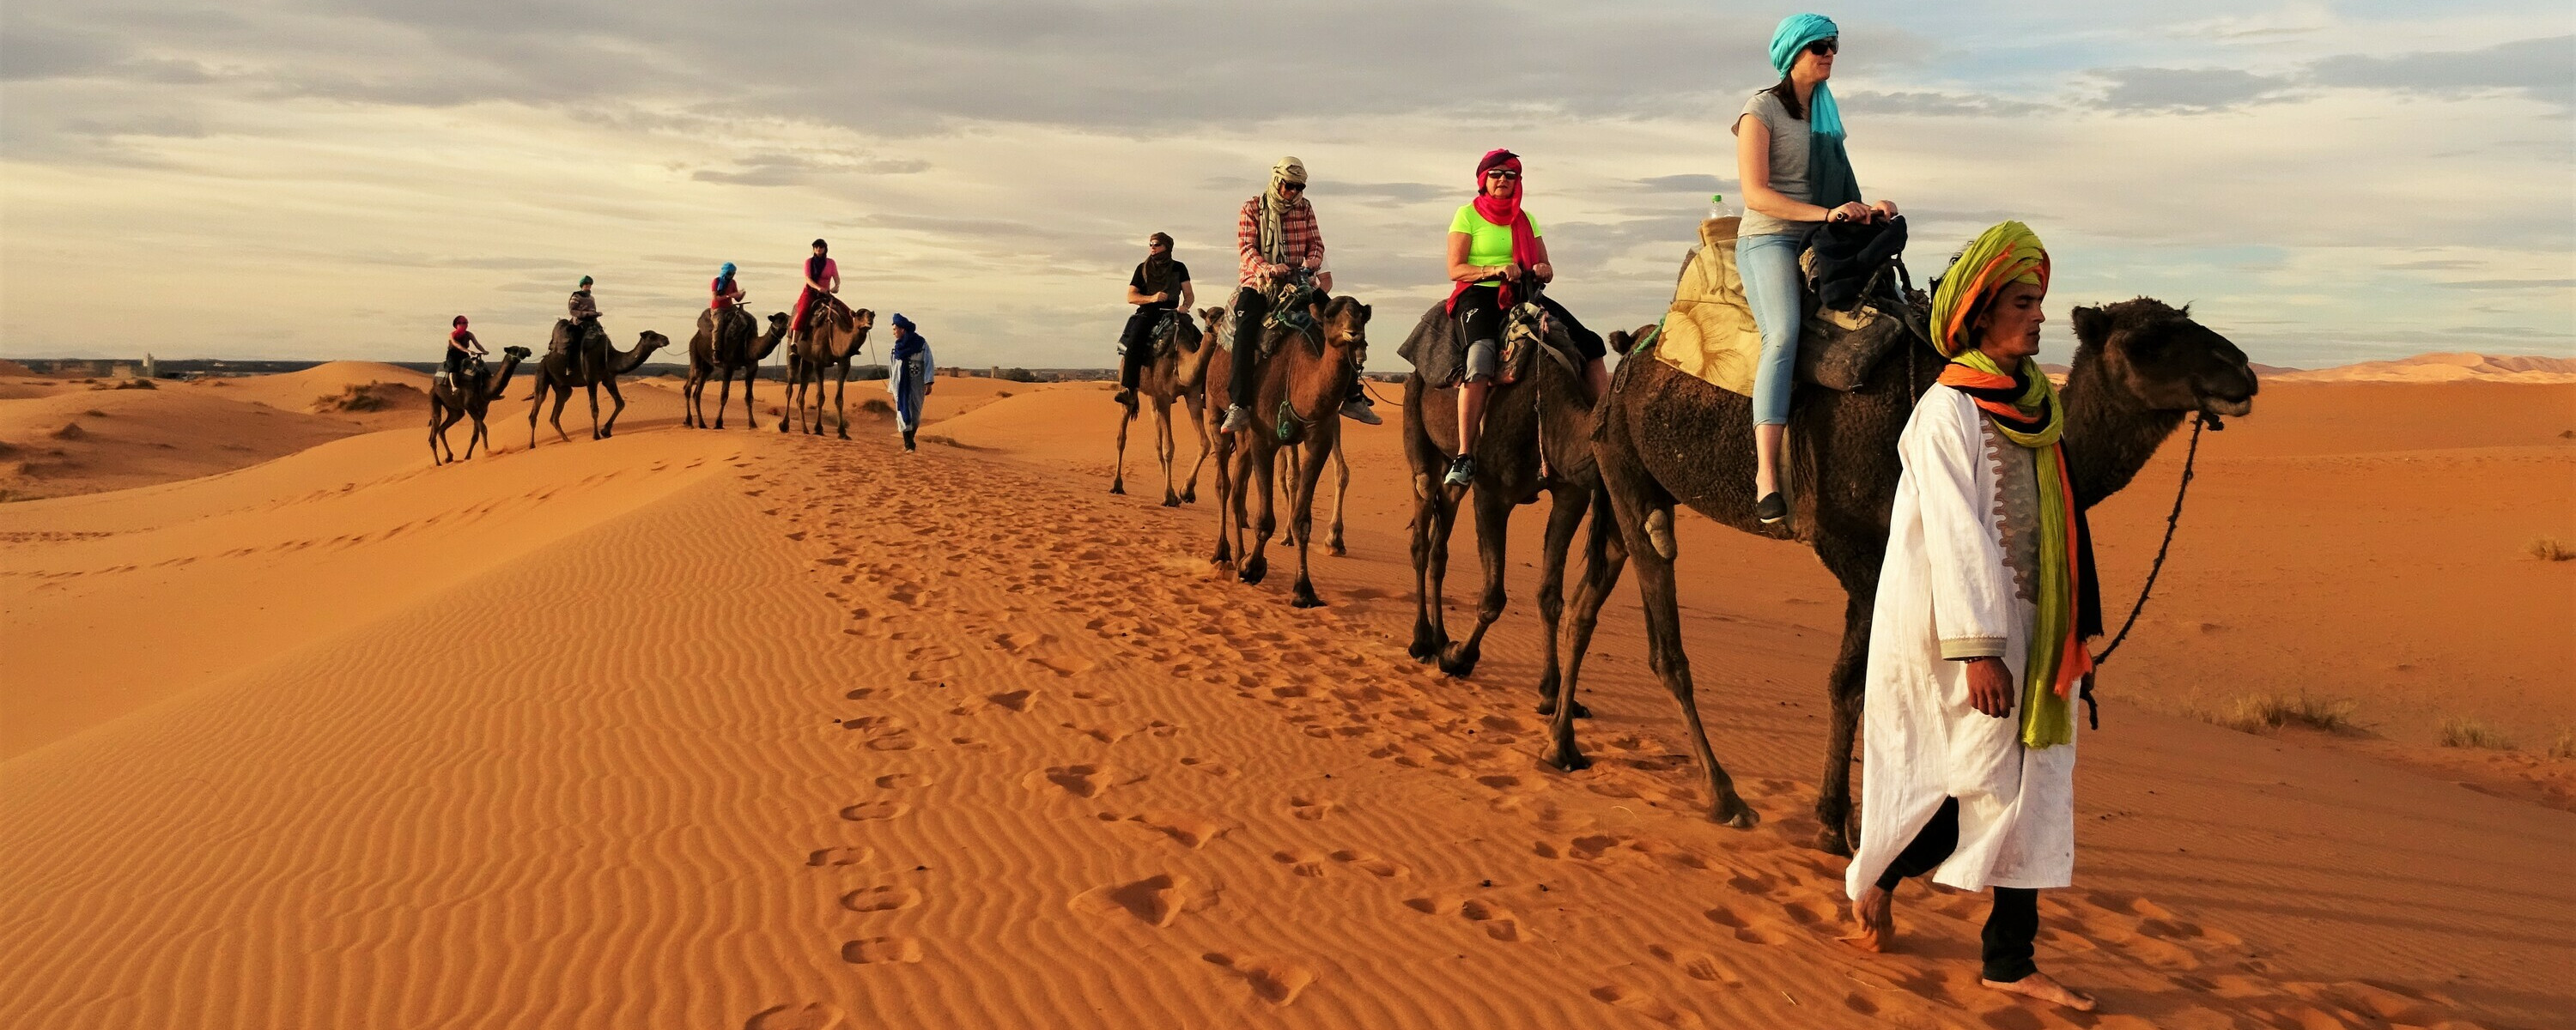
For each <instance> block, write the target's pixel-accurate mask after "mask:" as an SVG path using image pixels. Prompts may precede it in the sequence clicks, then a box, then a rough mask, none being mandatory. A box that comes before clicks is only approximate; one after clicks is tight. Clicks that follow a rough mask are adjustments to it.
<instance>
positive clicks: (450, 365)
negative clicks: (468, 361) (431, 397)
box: [447, 347, 465, 378]
mask: <svg viewBox="0 0 2576 1030" xmlns="http://www.w3.org/2000/svg"><path fill="white" fill-rule="evenodd" d="M464 369H465V352H464V351H461V350H457V349H456V348H454V347H449V348H447V374H448V376H449V377H450V378H454V377H455V375H456V373H458V372H461V371H464Z"/></svg>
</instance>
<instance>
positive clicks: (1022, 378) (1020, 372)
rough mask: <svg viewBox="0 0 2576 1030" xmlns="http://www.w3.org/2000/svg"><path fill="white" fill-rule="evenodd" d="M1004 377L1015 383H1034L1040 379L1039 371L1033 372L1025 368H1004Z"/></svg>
mask: <svg viewBox="0 0 2576 1030" xmlns="http://www.w3.org/2000/svg"><path fill="white" fill-rule="evenodd" d="M1002 378H1004V379H1008V380H1010V381H1012V382H1014V383H1034V382H1037V381H1038V376H1037V373H1035V372H1031V371H1029V370H1028V369H1025V368H1006V369H1003V370H1002Z"/></svg>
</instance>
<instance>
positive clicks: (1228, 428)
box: [1216, 404, 1252, 433]
mask: <svg viewBox="0 0 2576 1030" xmlns="http://www.w3.org/2000/svg"><path fill="white" fill-rule="evenodd" d="M1216 428H1217V431H1218V432H1220V433H1239V432H1242V431H1244V430H1246V429H1250V428H1252V413H1251V412H1249V411H1245V410H1243V405H1240V404H1228V405H1226V406H1225V422H1224V423H1223V424H1221V425H1219V426H1217V427H1216Z"/></svg>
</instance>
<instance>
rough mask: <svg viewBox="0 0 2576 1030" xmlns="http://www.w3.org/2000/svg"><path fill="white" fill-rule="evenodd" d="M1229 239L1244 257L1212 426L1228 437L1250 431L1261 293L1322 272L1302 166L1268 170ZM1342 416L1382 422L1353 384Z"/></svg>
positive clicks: (1292, 162) (1265, 314) (1264, 306)
mask: <svg viewBox="0 0 2576 1030" xmlns="http://www.w3.org/2000/svg"><path fill="white" fill-rule="evenodd" d="M1234 240H1235V246H1236V249H1238V250H1240V251H1242V253H1243V257H1242V260H1241V261H1240V262H1239V263H1238V265H1237V274H1236V279H1237V281H1238V282H1239V283H1240V284H1241V285H1240V288H1238V289H1236V290H1235V291H1234V314H1233V316H1232V317H1230V318H1229V319H1228V320H1227V322H1226V324H1227V325H1229V326H1233V327H1235V328H1234V338H1235V340H1236V342H1237V344H1238V345H1237V346H1236V347H1235V348H1234V364H1233V369H1234V375H1233V377H1232V378H1231V379H1230V380H1228V382H1227V384H1226V405H1225V422H1224V424H1223V425H1220V426H1218V427H1217V428H1218V430H1219V431H1221V432H1228V433H1231V432H1235V431H1237V430H1242V429H1248V428H1251V426H1252V412H1251V410H1250V409H1249V408H1248V407H1246V405H1247V404H1249V403H1250V402H1251V401H1252V393H1253V389H1254V387H1253V384H1254V383H1257V382H1260V378H1259V372H1260V369H1259V368H1258V367H1257V366H1258V365H1259V364H1260V353H1261V349H1260V345H1259V342H1258V341H1259V340H1260V338H1261V333H1262V327H1263V325H1264V324H1265V323H1266V322H1267V321H1268V319H1269V315H1270V303H1269V301H1268V300H1267V299H1266V298H1265V297H1264V296H1263V294H1264V293H1265V291H1267V290H1269V289H1270V288H1271V286H1272V285H1274V284H1276V283H1279V282H1282V281H1284V280H1286V279H1287V278H1288V276H1289V274H1290V273H1291V272H1293V271H1296V270H1301V269H1302V270H1304V271H1305V272H1307V273H1309V274H1313V273H1315V272H1318V271H1321V270H1322V269H1323V267H1324V235H1323V233H1322V232H1321V231H1319V230H1318V229H1316V227H1315V206H1314V205H1313V204H1310V203H1308V202H1307V200H1306V163H1305V162H1303V161H1299V160H1297V159H1296V158H1293V157H1283V158H1280V159H1279V163H1278V164H1275V165H1272V166H1270V188H1269V189H1265V190H1263V191H1261V195H1259V196H1256V197H1254V198H1252V199H1250V200H1247V201H1244V202H1243V210H1242V211H1241V212H1238V213H1237V215H1236V217H1235V221H1234ZM1342 417H1344V418H1348V419H1351V420H1353V421H1355V422H1359V423H1361V424H1363V425H1372V426H1374V425H1380V424H1383V423H1384V422H1385V421H1386V420H1384V419H1381V418H1379V417H1377V412H1375V411H1371V410H1369V399H1368V394H1367V393H1366V392H1365V390H1364V389H1363V388H1362V387H1361V386H1360V382H1359V380H1357V379H1353V380H1352V381H1351V394H1350V396H1349V397H1348V398H1345V399H1344V400H1343V401H1342Z"/></svg>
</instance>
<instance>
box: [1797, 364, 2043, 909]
mask: <svg viewBox="0 0 2576 1030" xmlns="http://www.w3.org/2000/svg"><path fill="white" fill-rule="evenodd" d="M1897 452H1898V454H1899V455H1900V456H1901V457H1902V458H1903V460H1904V463H1905V471H1904V474H1903V476H1901V477H1900V478H1899V479H1898V480H1897V484H1896V506H1895V509H1894V511H1893V512H1891V513H1890V516H1889V526H1888V537H1887V563H1886V565H1885V566H1883V567H1882V568H1881V569H1880V571H1879V578H1878V600H1877V605H1876V608H1875V609H1874V610H1873V615H1872V617H1871V631H1870V641H1869V669H1868V673H1867V676H1866V679H1867V696H1866V701H1865V702H1864V707H1863V708H1862V716H1861V719H1862V723H1863V726H1862V741H1863V750H1862V767H1861V773H1862V791H1861V809H1860V811H1861V828H1860V848H1859V850H1858V852H1857V853H1856V854H1854V855H1853V856H1852V861H1851V866H1850V867H1849V869H1848V870H1846V871H1845V873H1844V889H1845V891H1847V892H1848V893H1849V894H1850V896H1852V897H1854V898H1858V897H1860V894H1861V891H1862V889H1863V888H1866V887H1868V886H1869V885H1870V884H1872V883H1874V882H1876V881H1877V879H1878V877H1879V874H1881V873H1883V872H1885V871H1886V870H1887V867H1888V865H1889V864H1890V863H1892V862H1894V861H1895V860H1896V856H1897V853H1898V852H1900V851H1903V850H1904V849H1905V846H1906V845H1907V844H1909V843H1911V842H1912V841H1913V840H1914V835H1915V834H1916V833H1917V832H1919V831H1920V830H1922V828H1923V825H1924V824H1925V823H1926V822H1929V821H1931V818H1932V815H1933V812H1934V811H1935V810H1936V809H1938V808H1940V807H1941V801H1942V799H1944V798H1957V799H1959V846H1958V850H1956V851H1953V852H1951V854H1950V858H1949V860H1948V861H1945V862H1943V863H1942V864H1941V866H1940V867H1939V868H1938V869H1936V870H1935V871H1934V872H1933V874H1932V879H1933V880H1935V881H1937V882H1939V883H1944V884H1948V885H1950V886H1952V887H1958V888H1961V889H1963V890H1984V889H1985V888H1987V887H2032V888H2037V887H2063V886H2066V885H2067V884H2069V883H2070V882H2072V881H2073V878H2074V873H2075V744H2074V743H2072V742H2069V743H2066V744H2061V745H2058V746H2056V747H2049V748H2036V749H2034V748H2028V747H2024V746H2023V745H2022V743H2021V720H2020V718H2019V715H2020V712H2019V704H2018V697H2019V694H2020V689H2019V684H2020V683H2021V682H2022V668H2023V666H2024V665H2025V664H2026V662H2027V659H2028V655H2029V649H2030V634H2031V632H2032V630H2033V627H2034V626H2035V625H2036V620H2037V615H2038V608H2037V606H2036V605H2035V604H2034V601H2035V599H2036V597H2037V589H2038V588H2037V583H2038V569H2037V567H2036V566H2037V561H2038V532H2039V526H2038V505H2039V502H2040V494H2039V489H2038V486H2037V481H2038V477H2037V474H2036V470H2037V464H2038V463H2037V461H2036V459H2035V456H2034V454H2033V452H2032V451H2030V450H2029V449H2028V448H2024V447H2021V446H2019V445H2017V444H2014V443H2012V442H2011V441H2009V440H2006V439H2004V438H2003V436H2002V434H2001V433H1999V432H1997V431H1996V430H1995V428H1994V425H1993V423H1992V421H1991V420H1989V419H1988V418H1987V417H1986V416H1985V414H1984V413H1983V412H1982V411H1980V410H1978V408H1977V407H1976V404H1975V402H1974V401H1972V400H1971V399H1969V397H1968V395H1966V394H1964V393H1961V392H1959V391H1957V390H1955V389H1952V388H1950V387H1947V386H1934V387H1933V388H1932V389H1931V390H1930V391H1928V392H1926V393H1925V394H1924V395H1923V400H1922V403H1921V404H1919V405H1917V406H1916V408H1915V409H1914V415H1913V417H1912V418H1911V419H1909V420H1907V422H1906V424H1905V433H1904V435H1903V436H1902V437H1900V438H1899V439H1898V442H1897ZM1978 654H1991V655H1997V656H2000V657H2001V658H2003V660H2004V665H2005V667H2006V668H2008V669H2010V670H2011V672H2012V681H2013V683H2014V684H2015V685H2016V689H2015V692H2014V693H2015V697H2016V704H2015V711H2014V715H2013V717H2011V718H2003V719H1997V718H1994V717H1992V716H1989V715H1986V714H1984V713H1981V712H1979V711H1977V710H1976V709H1975V708H1973V707H1971V706H1970V705H1969V704H1968V678H1967V669H1966V664H1967V663H1965V662H1961V661H1954V660H1952V659H1954V658H1957V657H1961V656H1965V655H1978Z"/></svg>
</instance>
